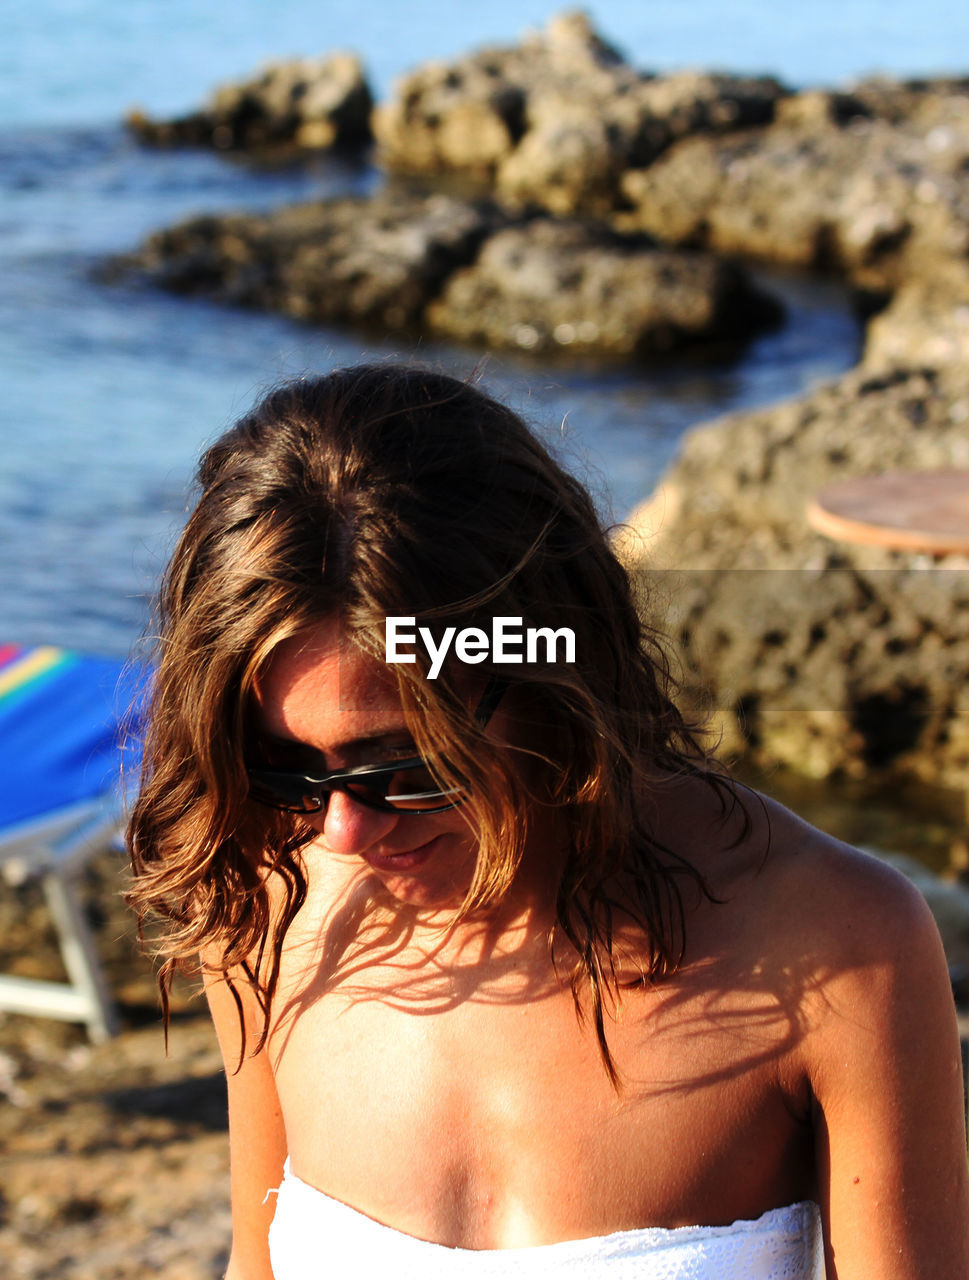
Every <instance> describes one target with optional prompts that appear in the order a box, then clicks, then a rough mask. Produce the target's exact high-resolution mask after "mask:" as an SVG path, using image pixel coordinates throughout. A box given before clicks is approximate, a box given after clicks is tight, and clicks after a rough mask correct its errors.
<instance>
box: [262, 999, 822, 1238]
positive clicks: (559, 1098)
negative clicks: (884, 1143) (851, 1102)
mask: <svg viewBox="0 0 969 1280" xmlns="http://www.w3.org/2000/svg"><path fill="white" fill-rule="evenodd" d="M788 1032H789V1027H786V1026H785V1020H784V1019H783V1018H782V1016H781V1014H780V1013H779V1012H775V1013H774V1014H768V1012H767V1010H766V1009H765V1007H763V1002H762V1001H758V1007H757V1008H756V1009H755V1008H753V1007H752V1001H751V999H750V998H749V996H744V994H743V993H734V994H733V995H732V997H731V998H730V999H727V998H726V997H721V998H718V999H717V1000H716V1001H715V1002H713V1003H711V1001H710V998H709V996H708V995H707V996H705V997H703V998H700V997H699V996H691V994H690V990H689V984H685V985H683V986H680V987H677V986H675V985H670V987H669V988H668V989H667V990H666V991H665V992H664V993H663V994H662V995H660V994H657V993H656V992H651V993H650V992H647V993H642V992H633V993H630V994H629V995H627V997H626V998H625V999H624V1001H623V1004H622V1007H621V1009H620V1011H619V1013H618V1014H617V1016H615V1017H613V1016H608V1015H607V1018H606V1026H605V1034H606V1040H607V1043H608V1045H609V1049H610V1052H611V1054H612V1057H613V1060H614V1063H615V1065H616V1068H617V1070H618V1072H619V1075H620V1087H619V1089H618V1090H617V1089H616V1088H615V1087H614V1086H613V1084H612V1082H611V1081H610V1079H609V1076H608V1074H607V1072H606V1070H605V1068H604V1065H603V1059H602V1056H601V1053H600V1049H599V1045H598V1041H597V1038H596V1034H595V1030H594V1028H593V1026H592V1025H591V1024H590V1022H589V1021H588V1020H586V1021H585V1022H582V1021H580V1020H579V1019H578V1018H577V1016H576V1011H575V1006H574V1003H573V1000H572V996H571V992H570V991H569V990H568V988H567V987H566V988H565V989H564V990H562V989H558V990H555V991H553V992H551V993H550V992H548V991H547V990H546V991H544V992H541V993H534V992H532V993H531V994H529V992H528V989H527V984H525V987H524V988H523V989H521V990H515V989H512V990H510V991H508V992H506V993H505V995H504V998H503V997H502V994H501V992H499V991H493V992H491V993H490V996H485V995H482V994H479V995H478V996H477V997H471V998H459V996H458V995H456V994H453V993H452V994H451V995H450V996H449V995H448V993H446V992H445V991H438V992H437V994H436V997H435V998H434V999H433V1000H432V999H431V998H430V997H429V995H428V993H427V992H422V993H421V995H420V998H418V996H417V993H416V991H414V990H412V991H411V992H410V993H408V991H407V988H406V984H405V983H404V982H403V981H401V983H400V984H398V985H397V987H396V994H395V991H394V990H389V991H388V990H387V989H384V990H382V991H381V992H380V993H379V994H378V993H377V992H375V991H370V992H369V993H368V992H367V991H366V990H365V989H364V988H357V989H356V991H355V992H354V993H353V994H352V995H351V994H350V993H349V992H346V993H344V992H341V991H339V990H337V991H333V992H330V993H329V994H327V995H325V996H322V997H321V998H319V999H317V1000H316V1001H314V1002H312V1003H307V1004H305V1005H302V1006H300V1008H299V1011H298V1012H295V1013H294V1015H293V1016H292V1017H291V1018H290V1019H289V1021H288V1023H287V1024H286V1025H285V1027H282V1026H281V1027H280V1029H279V1030H278V1031H277V1033H276V1035H275V1036H274V1037H273V1041H272V1044H271V1051H272V1054H273V1058H274V1062H275V1073H276V1080H277V1087H278V1090H279V1096H280V1101H281V1105H282V1108H283V1112H284V1117H285V1119H286V1126H287V1135H288V1141H289V1148H290V1156H291V1159H292V1163H293V1168H294V1169H295V1170H296V1171H297V1172H298V1173H299V1174H300V1176H301V1177H302V1178H303V1179H304V1180H306V1181H308V1182H310V1183H312V1184H313V1185H315V1186H318V1187H320V1188H321V1189H323V1190H325V1191H327V1192H329V1193H330V1194H331V1195H334V1196H336V1197H337V1198H338V1199H341V1200H345V1201H346V1202H348V1203H350V1204H353V1205H355V1206H357V1207H358V1208H362V1209H363V1210H364V1211H365V1212H367V1213H369V1214H371V1215H372V1216H374V1217H376V1218H378V1219H380V1220H382V1221H389V1222H392V1223H393V1224H394V1225H396V1226H399V1227H401V1228H402V1229H404V1230H410V1231H411V1232H413V1233H414V1234H417V1235H423V1236H425V1238H428V1237H429V1238H434V1239H445V1238H447V1237H448V1235H449V1234H450V1235H454V1236H456V1237H457V1238H460V1239H462V1240H467V1239H469V1238H470V1239H472V1240H478V1241H480V1242H481V1243H480V1245H478V1246H476V1247H495V1245H496V1242H497V1244H500V1245H504V1244H507V1243H508V1241H509V1240H511V1241H517V1242H519V1243H522V1242H524V1243H540V1242H541V1240H540V1239H538V1238H536V1237H540V1236H542V1235H543V1234H546V1235H547V1236H548V1238H549V1239H562V1238H568V1237H570V1236H574V1235H581V1234H603V1233H604V1232H608V1231H613V1230H622V1229H627V1228H631V1227H636V1226H642V1225H647V1224H654V1225H679V1224H681V1223H684V1222H695V1221H707V1222H709V1221H724V1222H729V1221H732V1220H733V1219H735V1218H741V1217H749V1216H754V1217H756V1216H758V1215H759V1214H760V1213H761V1212H762V1211H763V1210H764V1209H765V1208H769V1207H773V1205H775V1204H777V1203H781V1202H787V1201H793V1200H797V1199H800V1198H803V1197H804V1196H806V1195H810V1194H811V1190H812V1188H811V1186H810V1185H809V1180H810V1163H811V1162H810V1156H809V1140H810V1135H809V1133H808V1130H807V1126H806V1124H804V1123H802V1122H801V1121H800V1120H799V1119H798V1118H797V1117H796V1115H795V1114H794V1111H795V1110H796V1107H797V1105H798V1100H797V1098H796V1092H797V1090H796V1086H794V1085H792V1086H791V1088H786V1087H785V1085H784V1083H783V1081H784V1080H785V1078H786V1077H787V1076H790V1075H791V1070H792V1069H791V1067H790V1061H789V1059H790V1038H789V1034H788Z"/></svg>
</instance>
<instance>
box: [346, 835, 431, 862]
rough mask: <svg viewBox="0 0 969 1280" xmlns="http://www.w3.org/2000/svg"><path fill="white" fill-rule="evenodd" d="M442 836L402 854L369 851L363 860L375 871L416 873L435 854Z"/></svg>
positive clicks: (406, 850)
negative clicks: (436, 846)
mask: <svg viewBox="0 0 969 1280" xmlns="http://www.w3.org/2000/svg"><path fill="white" fill-rule="evenodd" d="M440 838H441V837H440V836H435V837H434V838H433V839H432V840H428V842H427V844H422V845H418V847H417V848H416V849H405V850H404V851H403V852H401V853H375V852H374V851H373V850H372V849H368V850H367V852H366V853H364V854H363V855H362V856H363V860H364V862H365V863H366V864H367V865H368V866H369V867H373V869H374V871H416V869H417V868H418V867H422V866H423V865H424V863H425V862H426V861H427V860H428V858H429V857H430V856H431V855H432V854H433V852H434V848H435V845H436V844H437V842H438V840H439V839H440Z"/></svg>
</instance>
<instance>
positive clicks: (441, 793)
mask: <svg viewBox="0 0 969 1280" xmlns="http://www.w3.org/2000/svg"><path fill="white" fill-rule="evenodd" d="M347 791H349V793H350V795H352V796H354V797H355V798H356V799H357V800H359V801H360V803H361V804H367V805H371V806H372V807H374V808H377V809H396V810H398V811H400V812H402V813H414V812H416V811H421V810H422V811H425V812H426V811H428V810H429V811H431V812H433V811H434V810H435V809H450V808H451V806H452V805H454V804H455V803H456V802H457V800H458V799H459V796H460V793H459V792H458V791H457V790H445V789H443V788H442V785H441V783H439V782H438V781H437V779H436V778H435V777H434V775H433V774H432V773H431V771H430V769H428V768H427V766H426V765H423V764H421V765H414V766H412V767H411V768H408V769H396V770H395V771H394V772H393V773H386V774H382V775H380V776H378V777H376V778H367V779H365V780H364V779H361V780H360V781H351V782H348V783H347Z"/></svg>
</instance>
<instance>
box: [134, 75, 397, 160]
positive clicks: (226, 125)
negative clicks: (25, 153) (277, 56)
mask: <svg viewBox="0 0 969 1280" xmlns="http://www.w3.org/2000/svg"><path fill="white" fill-rule="evenodd" d="M372 107H373V97H372V95H371V92H370V88H369V86H368V85H367V82H366V79H365V78H364V74H363V68H362V67H361V64H360V60H359V59H358V58H357V57H356V56H355V55H354V54H352V53H331V54H329V55H328V56H326V57H322V58H299V59H295V60H292V61H287V62H274V63H270V64H269V65H268V66H266V67H265V69H264V70H263V71H262V72H261V73H260V74H259V75H258V76H257V77H255V79H253V80H247V81H244V82H242V83H240V84H227V85H223V86H221V87H220V88H218V89H216V90H215V92H214V93H213V95H212V97H211V98H210V99H209V101H208V102H207V103H206V104H205V105H204V106H203V107H202V108H201V109H200V110H199V111H195V112H193V113H192V114H191V115H187V116H181V117H179V118H178V119H175V120H152V119H150V118H149V117H148V116H146V115H144V113H142V112H140V111H133V112H130V113H129V115H128V118H127V123H128V126H129V128H130V129H132V130H133V132H134V133H135V134H136V135H137V136H138V138H140V139H141V141H142V142H147V143H151V144H154V145H156V146H173V145H177V144H188V145H190V146H212V147H217V148H219V149H221V150H233V151H248V150H265V149H271V148H279V147H296V148H299V149H304V150H328V149H330V148H333V147H359V146H363V145H365V144H366V143H368V142H369V141H370V140H371V132H370V113H371V109H372Z"/></svg>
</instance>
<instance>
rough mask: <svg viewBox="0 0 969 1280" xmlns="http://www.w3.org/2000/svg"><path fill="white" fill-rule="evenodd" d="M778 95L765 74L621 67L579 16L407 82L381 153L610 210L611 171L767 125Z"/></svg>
mask: <svg viewBox="0 0 969 1280" xmlns="http://www.w3.org/2000/svg"><path fill="white" fill-rule="evenodd" d="M784 92H785V91H784V90H783V89H782V88H781V86H780V85H779V84H778V83H777V82H776V81H775V80H771V79H768V78H760V79H758V78H752V77H741V76H715V75H706V74H701V73H696V72H683V73H679V74H677V75H673V76H664V77H654V76H651V75H648V74H646V73H642V72H639V71H636V70H634V69H633V68H632V67H630V66H628V65H627V64H626V63H625V62H624V61H623V60H622V58H621V56H620V55H619V54H618V53H617V52H616V51H615V50H614V49H613V48H611V46H609V45H607V44H605V43H604V42H603V41H602V39H601V38H600V37H599V36H598V35H596V33H595V32H594V31H593V29H592V27H591V26H590V24H589V21H588V19H587V18H586V17H585V16H584V15H582V14H575V13H573V14H564V15H560V16H559V17H558V18H553V19H552V21H551V22H550V23H549V24H548V26H547V27H546V28H545V29H544V30H542V31H540V32H536V33H533V34H531V35H527V36H526V37H525V38H524V39H523V40H522V42H521V44H519V45H517V46H513V47H510V48H500V49H485V50H482V51H480V52H478V53H474V54H471V55H470V56H468V57H466V58H462V59H460V60H459V61H457V62H455V63H452V64H445V63H430V64H427V65H425V66H423V67H421V68H419V69H418V70H417V71H416V72H414V73H413V74H412V75H410V76H408V77H406V78H405V79H404V80H403V81H402V82H401V83H400V85H399V86H398V90H397V96H396V98H395V99H394V100H392V101H391V102H389V103H387V104H384V105H382V106H381V107H379V108H378V109H377V111H376V113H375V117H374V131H375V133H376V136H377V140H378V144H379V156H380V159H381V161H382V163H383V164H385V165H386V166H387V167H388V168H391V169H394V170H396V171H399V172H405V173H419V174H442V173H451V174H460V175H463V176H465V177H470V178H474V179H477V180H479V181H481V180H487V181H494V182H495V183H496V186H497V190H498V192H499V193H500V194H501V195H502V196H504V197H506V198H509V199H513V200H517V201H521V202H529V201H535V202H537V203H539V204H541V205H543V206H544V207H545V208H547V209H550V210H551V211H552V212H555V213H562V214H567V213H573V212H577V211H582V212H589V211H592V212H595V211H602V210H605V209H608V208H611V207H612V205H613V204H614V203H615V200H616V198H617V194H618V184H619V178H620V175H621V174H622V172H623V170H624V169H626V168H628V167H629V166H630V165H643V164H647V163H649V161H650V160H652V159H653V158H654V157H655V156H657V155H659V154H660V153H661V152H662V151H663V150H664V149H665V148H666V147H667V146H669V145H670V143H671V142H672V141H674V140H675V139H676V138H679V137H682V136H684V135H686V134H688V133H694V132H698V131H714V132H716V131H723V130H725V129H734V128H737V127H742V126H746V125H751V124H762V123H764V122H766V121H768V120H770V119H771V118H772V116H773V113H774V106H775V103H776V101H777V100H778V98H779V97H781V96H782V95H783V93H784Z"/></svg>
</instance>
